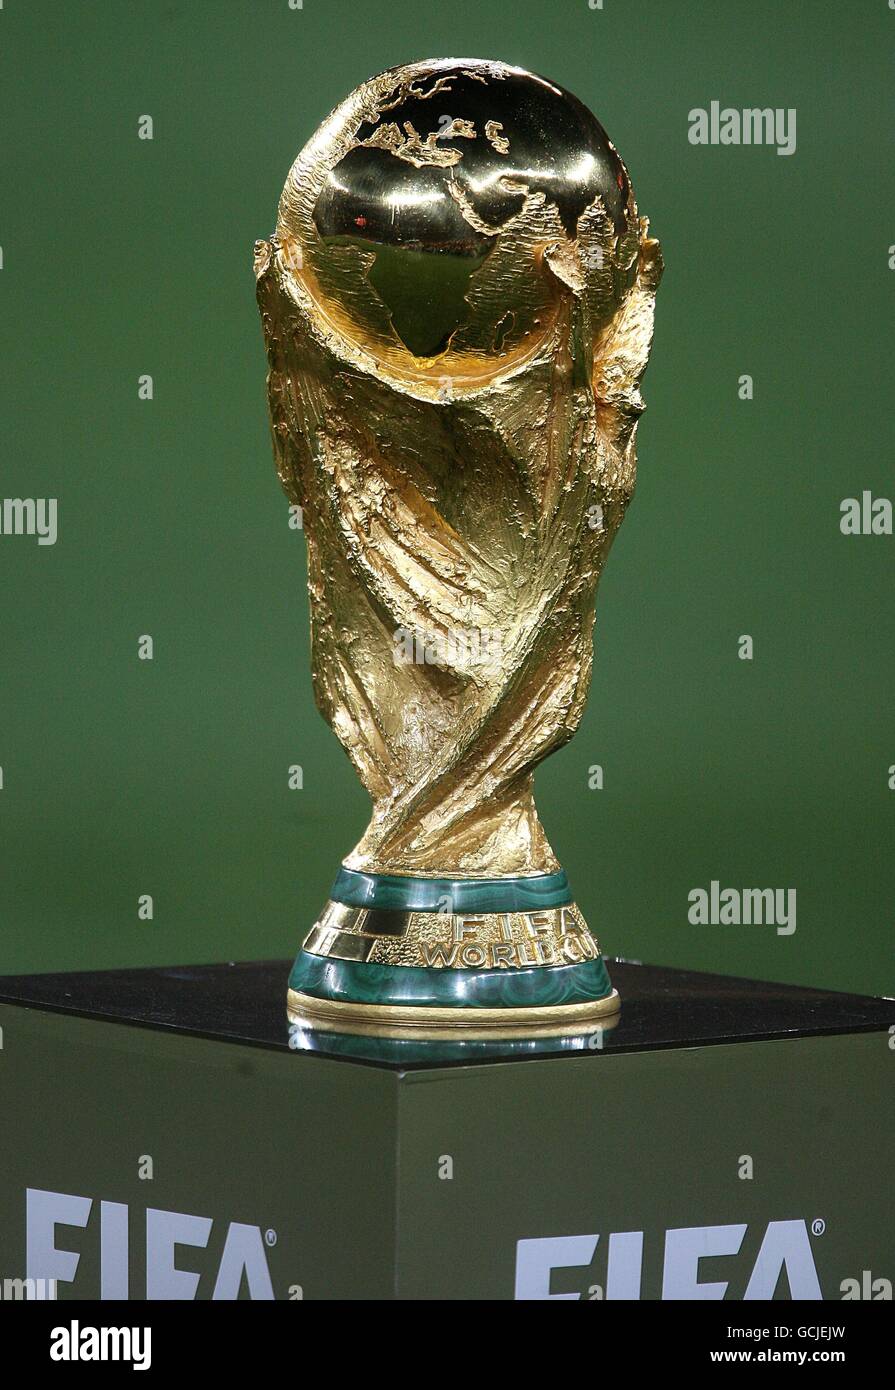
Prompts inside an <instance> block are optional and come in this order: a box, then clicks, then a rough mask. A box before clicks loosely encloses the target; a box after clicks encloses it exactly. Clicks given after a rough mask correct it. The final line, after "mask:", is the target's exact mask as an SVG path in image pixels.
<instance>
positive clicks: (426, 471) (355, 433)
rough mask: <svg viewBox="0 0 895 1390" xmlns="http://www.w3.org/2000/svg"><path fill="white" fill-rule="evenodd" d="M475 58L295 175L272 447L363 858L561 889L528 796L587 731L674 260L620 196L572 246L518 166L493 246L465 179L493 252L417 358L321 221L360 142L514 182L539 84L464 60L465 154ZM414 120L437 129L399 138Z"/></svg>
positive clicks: (409, 160)
mask: <svg viewBox="0 0 895 1390" xmlns="http://www.w3.org/2000/svg"><path fill="white" fill-rule="evenodd" d="M460 61H461V60H439V61H437V62H435V61H433V62H428V63H423V64H416V65H413V66H410V67H406V68H400V69H394V70H392V71H391V72H389V73H385V74H383V75H382V76H380V77H377V78H374V79H372V80H371V81H370V82H367V83H365V84H364V85H363V86H362V87H360V88H359V89H358V90H357V91H356V92H354V93H353V94H352V95H351V96H350V97H349V98H348V99H347V100H346V101H345V102H344V103H343V104H342V105H341V106H340V107H339V108H337V110H336V111H335V112H334V113H333V114H332V115H331V116H330V117H329V119H328V120H327V121H326V122H324V124H323V125H322V126H321V128H320V130H319V131H318V132H317V134H316V135H315V136H314V137H313V139H312V140H311V141H310V143H309V144H308V146H307V147H306V148H305V150H304V151H303V152H302V154H301V155H300V156H299V158H298V159H297V160H296V163H295V165H294V166H293V169H292V171H291V173H290V175H289V177H288V180H287V182H286V186H285V188H284V191H283V196H282V200H281V203H280V210H279V218H278V223H277V231H276V235H275V236H274V237H272V238H271V240H270V241H269V242H260V243H258V245H257V247H256V274H257V277H258V298H259V304H260V307H261V313H262V319H263V327H264V335H265V340H266V344H267V350H268V359H269V368H270V371H269V377H268V387H269V402H270V413H271V421H272V433H273V442H274V450H275V455H276V461H277V467H278V470H279V475H280V479H281V481H282V484H283V487H284V488H285V490H286V493H287V494H288V496H289V498H290V500H291V501H292V502H293V503H296V504H299V505H300V506H301V507H302V509H303V516H304V527H305V533H306V536H307V543H308V586H309V593H310V604H311V624H312V662H313V680H314V691H315V697H316V700H317V703H318V706H319V708H320V710H321V711H322V713H323V714H324V716H325V718H326V719H327V720H328V722H329V723H330V724H331V726H332V728H333V730H334V731H335V733H336V734H337V736H338V738H339V739H340V740H341V742H342V744H343V745H344V747H345V749H346V751H347V753H348V755H349V757H350V758H351V760H352V763H353V764H354V766H355V768H356V769H357V771H358V774H359V775H360V777H361V780H362V781H363V784H364V786H365V787H366V788H367V790H368V791H369V793H370V796H371V798H372V800H373V815H372V820H371V822H370V825H369V827H368V829H367V831H366V833H365V834H364V836H363V837H362V839H361V841H360V842H359V844H358V845H357V846H356V848H355V849H354V851H353V852H352V853H351V854H350V855H349V856H348V857H347V858H346V860H345V863H346V864H347V865H348V866H349V867H351V868H354V869H362V870H365V871H368V872H380V873H388V872H392V873H406V874H416V875H445V876H446V875H451V876H455V877H478V876H492V875H493V876H501V875H515V874H533V873H549V872H552V871H553V870H555V869H556V868H557V867H558V865H557V860H556V858H555V856H554V854H553V852H552V850H551V848H550V845H549V844H548V842H547V839H546V836H545V834H544V831H543V829H542V827H541V824H540V821H539V820H538V816H537V812H536V810H535V805H534V800H533V792H532V773H533V769H534V768H535V766H536V765H537V763H538V762H540V761H541V759H543V758H544V757H546V756H547V755H548V754H549V753H551V752H552V751H554V750H555V749H556V748H559V747H560V746H561V745H562V744H564V743H565V742H566V741H567V740H568V739H569V738H571V736H572V734H573V733H574V731H575V729H576V728H577V726H578V723H579V721H580V719H581V715H582V711H583V708H584V702H585V698H586V695H587V690H588V686H589V682H590V675H591V662H592V631H593V621H594V596H595V591H596V586H597V581H598V578H599V575H600V571H601V569H602V566H603V563H604V561H605V559H606V555H607V552H608V550H609V547H610V544H611V541H612V538H613V536H614V535H615V532H616V530H617V529H618V526H619V524H620V522H621V520H622V516H623V514H624V511H625V508H626V506H627V504H628V502H629V500H630V497H631V494H632V491H633V487H634V477H635V455H634V435H635V428H636V421H637V417H638V415H639V413H640V411H641V410H642V401H641V396H640V391H639V383H640V379H641V376H642V374H643V371H644V369H645V367H646V362H647V355H648V351H649V346H650V340H651V336H652V327H653V300H654V294H655V289H656V285H657V283H658V280H659V276H660V272H661V258H660V254H659V246H658V243H657V242H656V241H654V240H651V239H650V238H649V237H648V235H647V222H646V220H645V219H642V218H640V217H639V216H638V214H637V208H636V204H635V203H634V199H633V194H632V193H631V192H630V188H629V185H627V183H625V182H624V180H623V179H622V176H621V174H619V181H618V186H619V188H621V187H623V186H624V187H625V189H626V198H627V203H626V206H625V208H624V213H623V215H624V225H623V227H622V230H621V231H619V230H618V227H617V225H616V224H614V223H613V220H612V219H611V218H610V217H609V215H608V214H607V211H606V210H605V208H604V206H603V203H602V202H601V199H600V198H595V199H594V200H593V202H592V203H591V204H590V205H589V206H588V207H587V208H586V209H585V210H584V212H583V213H582V214H581V216H580V217H579V218H578V220H577V223H576V225H575V229H574V230H575V232H576V235H575V236H574V237H572V236H570V234H569V232H568V230H567V227H566V226H565V225H564V222H563V220H562V219H561V217H560V215H559V213H558V211H557V206H556V204H555V203H554V202H553V201H551V199H550V198H549V197H545V195H544V193H543V192H542V191H535V192H531V191H529V190H527V188H526V185H525V181H524V179H522V180H521V182H520V174H519V172H518V170H517V172H516V173H515V174H514V175H513V178H512V179H511V180H510V181H509V183H508V184H507V185H506V186H507V187H508V188H510V189H511V191H512V190H516V191H518V192H519V193H520V196H522V199H523V201H522V206H521V209H520V211H519V212H518V213H517V214H515V215H513V216H512V217H510V218H508V219H506V220H504V221H503V222H502V223H501V224H500V226H499V227H497V226H490V225H488V224H487V223H484V222H483V219H482V215H481V212H480V211H479V212H477V211H476V210H475V208H474V207H473V206H472V204H471V200H470V198H469V196H468V194H467V193H466V192H464V189H463V186H462V185H461V184H460V183H459V182H458V183H457V184H456V185H455V184H453V183H452V184H451V185H450V190H451V197H452V199H453V205H455V206H453V207H452V215H455V211H456V208H457V207H459V209H460V212H461V213H462V217H463V219H464V224H466V225H468V230H469V233H470V236H472V237H474V236H485V235H487V236H489V237H490V238H491V241H490V243H489V244H490V246H491V249H490V252H489V254H488V255H487V256H486V257H485V259H484V260H483V261H482V263H481V264H479V265H477V268H476V269H474V270H473V271H472V273H471V275H470V277H469V286H468V288H467V290H466V293H465V296H464V305H465V310H464V315H463V320H462V322H461V323H460V325H459V326H458V327H457V329H456V331H455V332H454V333H453V334H452V336H451V338H450V341H449V342H448V343H447V345H446V346H445V348H444V350H443V351H441V352H440V353H438V354H437V355H435V356H431V357H420V356H417V355H414V353H413V352H411V351H410V350H409V348H408V347H407V346H406V344H405V342H404V341H402V339H401V338H400V337H399V335H398V333H397V332H396V330H395V326H394V322H393V320H392V318H391V316H390V314H389V311H388V309H387V307H386V305H385V304H384V302H383V301H382V300H381V299H380V298H379V297H378V295H377V291H376V289H375V288H374V285H373V283H372V282H371V280H370V279H369V278H368V276H369V275H370V274H371V267H372V266H373V263H374V261H375V260H376V253H375V252H374V250H372V249H370V250H365V249H364V248H363V246H360V247H358V246H356V245H353V244H336V243H335V242H333V241H332V240H328V239H327V238H325V237H322V236H321V235H320V233H319V231H318V228H317V226H316V224H315V220H314V209H315V206H316V204H317V200H318V197H319V195H320V192H321V189H323V188H324V186H325V185H326V186H328V187H329V186H331V182H332V181H331V179H330V176H331V174H332V171H333V169H334V167H335V166H336V165H337V164H338V163H339V161H340V160H342V159H343V158H345V157H346V156H347V155H349V154H351V152H352V151H357V150H358V149H359V148H360V147H361V146H363V147H364V148H363V154H362V157H363V158H364V159H366V158H369V157H375V159H376V160H379V161H383V160H384V161H385V162H386V165H387V167H388V168H392V167H394V169H395V170H396V171H397V174H399V175H400V176H401V177H402V178H405V177H407V176H409V177H417V176H419V177H421V178H422V177H423V176H435V174H438V171H439V170H442V171H443V170H445V169H446V170H447V174H448V175H450V174H451V172H452V171H453V172H456V171H458V170H460V169H462V161H463V160H464V158H468V157H469V156H468V153H467V152H468V151H469V150H471V149H472V148H473V147H475V149H476V151H477V152H478V151H485V152H486V153H487V152H488V151H490V152H491V153H490V154H489V155H488V157H489V158H490V157H491V154H493V158H494V159H495V160H498V161H499V160H507V161H511V160H512V158H513V152H514V147H515V146H514V142H516V143H518V141H517V136H516V134H515V127H514V118H513V112H512V110H509V111H508V110H506V109H504V108H505V106H506V104H507V103H506V101H505V100H504V96H503V93H504V91H508V90H509V88H510V85H511V78H512V79H514V80H518V76H519V74H518V70H513V69H509V68H506V67H504V66H503V65H501V64H498V63H489V62H474V61H472V60H462V65H463V73H464V75H465V78H467V79H472V78H474V79H475V82H476V83H481V84H484V90H485V92H486V95H487V100H488V101H489V102H491V101H492V99H493V108H492V109H490V110H489V112H488V116H489V119H488V120H487V121H486V122H484V123H483V125H482V128H481V129H478V128H472V129H470V128H467V129H462V128H460V127H459V126H458V125H457V122H456V121H454V122H453V124H452V126H451V127H450V128H449V129H442V132H441V133H442V136H443V135H445V134H448V135H451V136H452V137H453V145H452V146H450V148H447V147H444V146H443V142H442V139H441V138H440V137H439V134H438V129H439V121H440V120H442V117H441V113H442V111H445V112H450V106H451V94H452V86H451V84H452V81H453V80H454V79H452V78H451V77H450V71H451V69H454V70H456V69H457V66H458V64H459V63H460ZM524 76H525V75H524V74H523V77H524ZM526 80H528V79H527V78H526ZM530 80H531V82H533V83H534V82H541V79H530ZM542 85H543V86H545V87H546V86H549V84H542ZM551 90H552V91H557V90H558V89H555V88H553V89H551ZM411 97H412V98H413V99H414V100H415V101H416V102H417V105H418V106H419V108H420V110H421V111H422V112H423V113H425V111H426V109H429V108H430V109H431V112H432V116H431V120H428V121H427V122H426V123H424V120H423V119H422V118H417V121H416V124H415V125H414V124H413V123H412V122H408V121H405V122H403V124H401V125H399V124H398V123H396V122H394V121H390V119H389V113H390V112H391V111H393V110H394V109H395V108H396V107H397V106H399V105H400V103H401V102H402V101H405V102H406V101H407V100H409V99H410V98H411ZM435 97H437V99H436V100H434V101H433V100H432V98H435ZM466 125H467V127H474V126H475V123H474V122H467V123H466ZM408 126H410V127H411V128H410V129H408V128H407V127H408ZM362 130H363V131H364V132H366V133H364V134H363V135H362V136H361V131H362ZM483 142H485V143H483ZM371 149H372V150H374V152H375V153H374V155H373V156H371V155H370V150H371ZM612 155H613V158H617V156H615V154H614V151H613V152H612ZM354 157H356V156H354ZM517 163H518V161H517ZM507 167H508V168H509V167H510V165H509V164H508V166H507ZM620 167H622V166H620ZM433 170H434V171H435V173H434V174H433ZM439 176H440V175H439ZM625 178H626V176H625ZM327 180H330V184H329V185H328V184H327ZM355 220H357V221H363V219H362V218H361V219H355ZM431 264H438V265H440V264H441V262H438V263H435V262H432V260H431V258H430V260H429V261H426V265H427V266H429V265H431ZM496 325H498V326H500V333H499V334H498V332H497V327H496ZM498 343H499V346H498ZM398 632H405V633H407V632H409V633H411V634H423V635H424V637H427V645H426V643H425V642H424V646H425V653H424V656H425V659H424V660H422V661H419V660H415V661H410V662H402V661H399V660H396V657H395V651H396V645H395V644H396V633H398ZM387 949H388V948H383V950H387ZM377 950H379V945H377ZM381 958H384V957H381Z"/></svg>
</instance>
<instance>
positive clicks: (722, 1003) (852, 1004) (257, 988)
mask: <svg viewBox="0 0 895 1390" xmlns="http://www.w3.org/2000/svg"><path fill="white" fill-rule="evenodd" d="M609 966H610V973H611V976H612V980H613V983H614V984H615V986H616V988H617V989H618V991H619V993H620V995H621V999H622V1012H621V1017H620V1019H619V1022H618V1024H617V1026H615V1027H614V1028H612V1029H611V1030H605V1031H604V1033H603V1036H602V1038H601V1045H600V1046H599V1047H593V1048H588V1049H587V1051H588V1053H589V1054H590V1055H594V1054H599V1053H604V1054H605V1053H624V1052H636V1051H643V1050H646V1049H651V1048H680V1047H705V1046H710V1045H717V1044H723V1043H734V1042H758V1041H767V1040H770V1039H774V1038H807V1037H819V1036H824V1035H831V1034H837V1033H861V1032H872V1031H878V1030H880V1029H885V1028H888V1026H889V1025H890V1024H891V1023H893V1022H895V1002H893V1001H892V1000H888V999H878V998H873V997H869V996H865V995H858V994H841V993H834V992H831V991H827V990H819V989H804V988H800V987H797V986H793V985H782V984H771V983H766V982H761V981H756V980H746V979H737V978H734V977H730V976H725V975H710V974H704V973H700V972H696V971H690V970H675V969H671V968H669V967H667V966H656V965H641V964H635V963H633V962H630V961H623V960H615V961H612V960H610V961H609ZM288 975H289V962H288V961H249V962H240V963H233V962H231V963H229V964H223V965H178V966H171V967H168V968H159V967H153V968H149V969H138V970H101V971H83V972H75V973H69V974H58V975H18V976H0V1003H8V1004H18V1005H24V1006H27V1007H29V1008H39V1009H46V1010H50V1011H53V1012H61V1013H71V1014H76V1015H79V1016H80V1017H83V1018H95V1019H103V1020H106V1021H107V1022H114V1023H123V1024H135V1025H139V1026H142V1027H147V1028H162V1029H167V1030H172V1031H174V1032H177V1033H181V1034H186V1035H192V1036H195V1037H202V1038H209V1039H213V1040H215V1041H220V1042H239V1043H245V1044H249V1045H251V1046H256V1047H268V1048H271V1047H272V1048H288V1047H290V1030H289V1027H288V1024H287V1020H286V1008H285V999H286V985H285V981H286V980H287V978H288ZM292 1046H293V1047H294V1046H295V1041H294V1030H293V1035H292ZM417 1047H418V1051H417V1053H416V1054H414V1055H409V1054H408V1055H398V1056H391V1055H388V1052H387V1050H386V1055H383V1056H376V1057H372V1058H371V1057H370V1056H369V1052H370V1048H369V1045H368V1043H367V1042H366V1041H360V1040H359V1041H358V1045H357V1048H356V1049H355V1050H354V1052H352V1049H351V1046H350V1042H349V1040H348V1039H346V1038H341V1039H340V1040H339V1043H338V1045H336V1044H335V1042H334V1041H333V1039H331V1038H330V1037H328V1035H327V1034H325V1033H322V1032H321V1033H320V1034H319V1035H318V1036H317V1038H316V1043H315V1047H314V1050H315V1051H316V1052H318V1053H320V1054H321V1055H324V1056H325V1055H330V1056H340V1057H344V1056H346V1055H347V1056H352V1055H353V1056H354V1058H355V1060H364V1061H373V1062H375V1063H376V1064H377V1065H382V1066H395V1067H400V1068H402V1069H403V1068H409V1067H412V1068H421V1067H432V1066H443V1065H446V1064H451V1063H458V1064H461V1065H462V1064H463V1062H464V1061H475V1062H476V1063H480V1062H481V1060H482V1053H481V1051H480V1050H478V1051H477V1050H471V1051H470V1052H469V1054H468V1056H462V1055H461V1056H459V1057H450V1056H449V1055H446V1054H445V1049H441V1050H439V1048H438V1047H437V1046H432V1047H431V1048H430V1049H429V1050H428V1051H427V1050H426V1047H425V1045H422V1046H420V1045H417ZM487 1048H488V1053H489V1054H492V1055H494V1056H495V1057H499V1058H502V1059H509V1060H512V1059H514V1058H516V1059H518V1058H525V1057H530V1056H532V1055H539V1056H540V1055H543V1054H544V1052H546V1053H550V1052H551V1051H557V1050H559V1047H558V1045H556V1044H553V1043H552V1042H551V1040H549V1039H548V1040H542V1047H541V1049H540V1050H539V1051H538V1052H537V1053H535V1054H532V1053H531V1052H529V1051H526V1050H525V1049H522V1050H513V1049H512V1048H510V1047H507V1046H504V1047H501V1045H500V1044H488V1045H487Z"/></svg>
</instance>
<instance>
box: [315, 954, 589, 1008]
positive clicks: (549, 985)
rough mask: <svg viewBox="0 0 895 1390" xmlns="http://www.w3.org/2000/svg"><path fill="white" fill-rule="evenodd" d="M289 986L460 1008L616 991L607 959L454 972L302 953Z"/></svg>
mask: <svg viewBox="0 0 895 1390" xmlns="http://www.w3.org/2000/svg"><path fill="white" fill-rule="evenodd" d="M289 988H290V989H294V990H296V991H298V992H299V993H300V994H310V995H313V996H314V998H316V999H331V1000H337V1001H341V1002H343V1003H351V1004H393V1005H394V1004H403V1005H416V1006H418V1007H420V1008H425V1007H447V1008H450V1007H454V1008H462V1009H501V1008H505V1009H524V1008H536V1007H543V1006H545V1005H550V1004H585V1003H589V1002H591V1001H594V1000H598V999H605V998H606V997H607V996H608V995H609V994H611V993H612V985H611V984H610V983H609V975H608V973H607V971H606V966H605V965H604V964H603V959H602V957H600V958H599V959H597V960H587V961H582V962H581V964H580V965H560V966H542V967H538V968H534V969H531V970H526V969H521V970H516V969H511V968H505V969H504V968H501V969H498V970H452V969H450V968H448V967H442V968H439V969H432V968H427V967H425V966H414V965H374V964H371V963H370V962H369V961H353V960H338V959H336V958H335V957H332V956H314V955H311V954H310V952H308V951H300V952H299V954H298V958H297V960H296V962H295V965H294V966H293V967H292V974H291V976H290V977H289Z"/></svg>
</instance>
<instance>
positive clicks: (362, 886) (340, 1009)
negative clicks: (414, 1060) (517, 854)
mask: <svg viewBox="0 0 895 1390" xmlns="http://www.w3.org/2000/svg"><path fill="white" fill-rule="evenodd" d="M618 1009H619V1000H618V995H617V993H616V992H615V990H614V989H613V988H612V984H611V983H610V980H609V975H608V973H607V971H606V966H605V963H604V961H603V958H602V956H601V954H600V948H599V946H598V944H597V942H596V940H595V939H594V937H593V936H592V935H591V933H590V932H589V930H588V928H587V925H586V923H585V921H584V918H583V917H582V916H581V913H580V912H579V910H578V908H577V907H576V906H575V904H574V903H573V902H572V899H571V894H570V892H569V886H568V883H567V882H566V876H565V874H563V873H561V872H560V873H556V874H543V875H539V876H536V877H530V878H515V879H463V880H456V879H421V878H410V877H404V876H402V875H397V874H383V875H376V874H360V873H355V872H353V871H351V870H348V869H345V868H343V869H341V870H340V872H339V875H338V877H337V879H336V882H335V884H334V885H333V889H332V895H331V897H330V900H329V902H328V903H327V904H326V907H325V908H324V910H323V912H322V913H321V914H320V916H319V918H318V919H317V921H316V922H315V923H314V926H313V927H312V928H311V931H310V932H309V933H308V936H307V938H306V939H305V942H304V944H303V948H302V950H301V951H300V952H299V955H298V958H297V960H296V962H295V965H294V967H293V969H292V973H291V975H290V979H289V999H288V1010H289V1018H290V1020H291V1021H292V1022H293V1023H296V1024H299V1025H300V1026H304V1027H312V1028H323V1029H327V1030H330V1031H333V1032H339V1033H355V1034H357V1033H361V1034H373V1035H375V1036H382V1037H402V1036H405V1037H406V1036H412V1037H423V1036H424V1037H426V1038H448V1039H449V1038H451V1037H456V1036H458V1034H459V1035H462V1036H463V1037H465V1038H469V1037H483V1038H524V1037H534V1036H544V1035H550V1036H554V1037H555V1036H565V1035H567V1034H572V1033H579V1034H580V1033H581V1032H582V1031H586V1030H587V1029H588V1028H596V1027H601V1026H604V1025H603V1024H602V1023H601V1020H605V1019H609V1018H611V1017H612V1015H614V1014H615V1013H617V1012H618Z"/></svg>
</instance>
